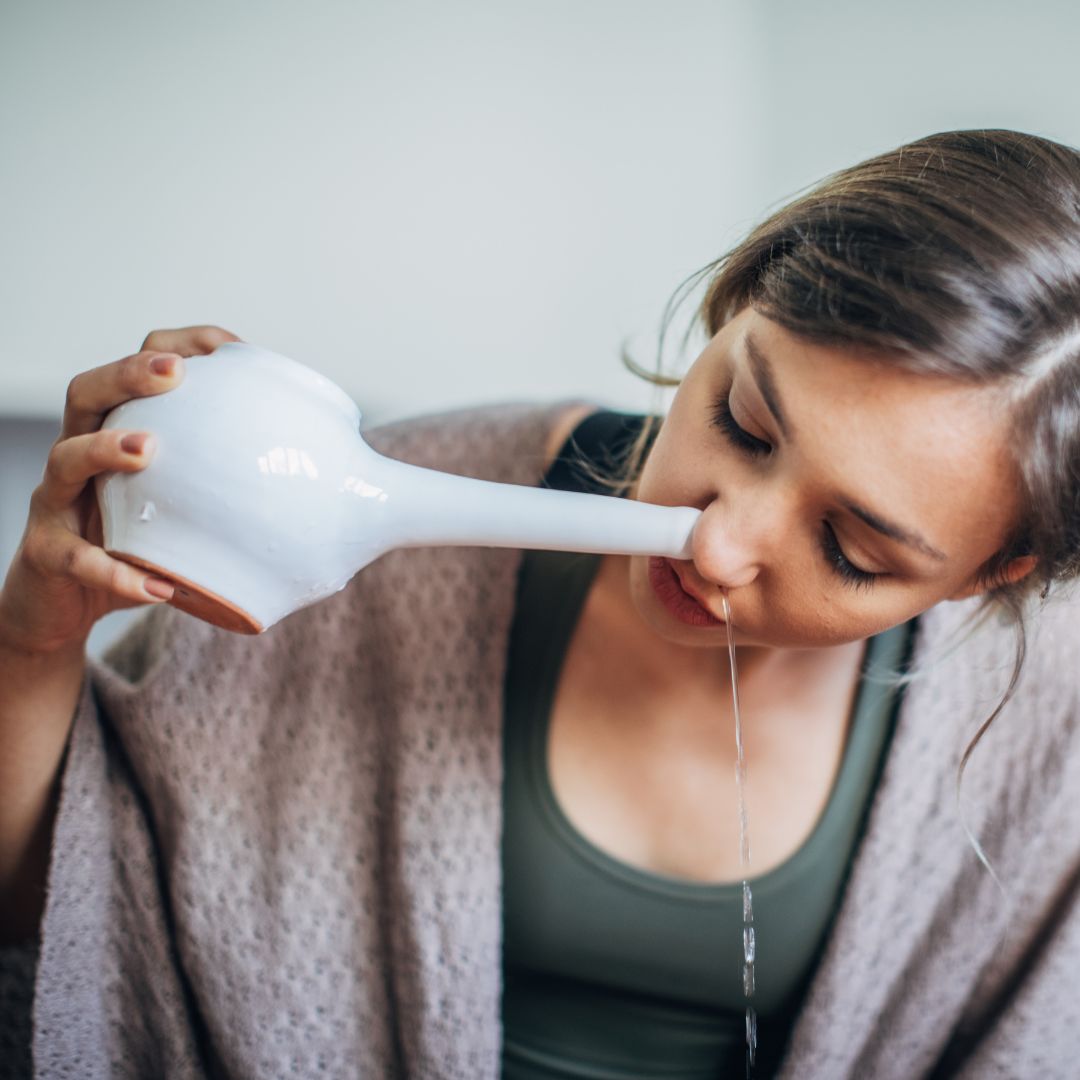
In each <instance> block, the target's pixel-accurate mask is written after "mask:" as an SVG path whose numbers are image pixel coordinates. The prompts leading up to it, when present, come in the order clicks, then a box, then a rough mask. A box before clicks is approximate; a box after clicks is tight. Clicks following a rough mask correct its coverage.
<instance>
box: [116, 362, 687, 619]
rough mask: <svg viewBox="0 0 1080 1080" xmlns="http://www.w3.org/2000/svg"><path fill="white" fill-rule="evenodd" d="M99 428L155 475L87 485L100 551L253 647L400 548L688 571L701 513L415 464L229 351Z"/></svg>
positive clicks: (280, 369)
mask: <svg viewBox="0 0 1080 1080" xmlns="http://www.w3.org/2000/svg"><path fill="white" fill-rule="evenodd" d="M185 365H186V368H185V375H184V378H183V380H182V381H181V382H180V384H179V385H178V386H176V387H175V388H174V389H172V390H170V391H167V392H166V393H163V394H159V395H156V396H154V397H145V398H136V399H134V400H132V401H127V402H124V403H123V404H122V405H119V406H117V407H116V408H115V409H113V410H112V412H110V413H109V414H108V416H106V418H105V421H104V424H103V425H102V426H103V427H104V428H124V429H131V430H139V431H150V432H152V433H153V434H154V436H155V439H156V441H157V446H156V449H155V451H154V453H153V457H152V459H151V461H150V463H149V464H148V465H147V466H146V467H145V468H143V469H141V470H139V471H138V472H134V473H122V472H109V473H103V474H100V475H99V476H97V477H95V488H96V492H97V498H98V505H99V508H100V510H101V521H102V529H103V534H104V548H105V550H106V551H107V552H108V553H109V554H110V555H112V556H114V557H115V558H118V559H122V560H125V561H127V562H129V563H132V564H134V565H136V566H140V567H143V568H144V569H147V570H150V571H152V572H154V573H155V574H157V575H159V576H161V577H163V578H166V579H168V580H170V581H172V582H173V583H174V585H175V587H176V589H175V592H174V595H173V598H172V600H171V601H170V603H171V604H173V606H175V607H177V608H180V609H181V610H183V611H186V612H188V613H189V614H192V615H194V616H196V617H197V618H201V619H204V620H206V621H207V622H210V623H213V624H214V625H216V626H221V627H224V628H225V629H228V630H233V631H236V632H238V633H247V634H258V633H262V632H264V631H265V630H268V629H269V628H270V627H271V626H273V625H274V624H275V623H277V622H278V621H280V620H281V619H283V618H284V617H285V616H287V615H289V614H291V613H292V612H294V611H298V610H300V609H301V608H304V607H307V606H309V605H311V604H314V603H317V602H318V601H319V600H322V599H324V598H326V597H328V596H331V595H333V594H334V593H336V592H339V591H340V590H341V589H343V588H344V587H345V586H346V585H347V584H348V582H349V581H350V580H351V579H352V577H353V576H354V575H355V574H356V573H357V572H359V571H360V570H362V569H363V568H364V567H365V566H368V565H369V564H370V563H372V562H374V560H376V559H377V558H378V557H379V556H380V555H382V554H384V553H385V552H387V551H391V550H393V549H395V548H405V547H427V546H433V545H461V546H482V547H512V548H534V549H542V550H555V551H578V552H595V553H612V554H625V555H666V556H669V557H671V558H676V559H685V558H689V557H690V538H691V534H692V532H693V529H694V526H695V525H696V523H697V520H698V518H699V517H700V516H701V512H700V511H699V510H697V509H695V508H694V507H689V506H658V505H655V504H652V503H643V502H638V501H635V500H631V499H620V498H613V497H611V496H606V495H593V494H588V493H584V492H570V491H555V490H551V489H548V488H540V487H526V486H524V485H519V484H501V483H494V482H491V481H487V480H477V479H472V478H470V477H463V476H457V475H454V474H450V473H443V472H439V471H437V470H435V469H427V468H422V467H420V466H416V465H410V464H408V463H407V462H402V461H397V460H395V459H393V458H388V457H386V456H384V455H382V454H379V453H377V452H376V451H374V450H373V449H372V448H371V447H370V446H368V444H367V443H366V442H365V441H364V439H363V438H362V436H361V434H360V431H359V426H360V416H361V413H360V409H359V408H358V407H357V405H356V403H355V402H354V401H353V400H352V399H351V398H350V397H349V395H348V394H347V393H345V391H344V390H342V389H341V388H340V387H339V386H337V385H336V384H334V383H333V382H331V381H330V380H328V379H326V378H325V377H324V376H322V375H320V374H319V373H318V372H317V371H315V370H313V369H312V368H309V367H307V366H305V365H304V364H300V363H297V362H296V361H294V360H290V359H288V358H286V357H284V356H280V355H278V354H277V353H274V352H271V351H269V350H267V349H264V348H261V347H260V346H257V345H253V344H249V343H246V342H227V343H225V344H223V345H219V346H218V348H217V349H215V350H214V352H212V353H210V354H208V355H205V356H191V357H188V358H187V359H186V360H185Z"/></svg>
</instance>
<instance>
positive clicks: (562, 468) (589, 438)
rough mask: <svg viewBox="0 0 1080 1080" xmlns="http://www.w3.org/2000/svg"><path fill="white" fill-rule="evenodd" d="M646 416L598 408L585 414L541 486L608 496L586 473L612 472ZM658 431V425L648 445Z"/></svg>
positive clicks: (647, 415)
mask: <svg viewBox="0 0 1080 1080" xmlns="http://www.w3.org/2000/svg"><path fill="white" fill-rule="evenodd" d="M648 419H649V414H647V413H627V412H619V411H618V410H615V409H600V410H599V411H598V412H594V413H591V414H590V415H589V416H586V417H585V419H584V420H582V421H581V422H580V423H579V424H578V425H577V427H575V428H574V430H573V431H572V432H571V433H570V435H569V437H568V438H567V440H566V442H565V443H563V445H562V449H561V450H560V451H559V453H558V455H557V456H556V458H555V460H554V461H553V462H552V464H551V467H550V468H549V469H548V471H547V473H546V474H545V476H544V478H543V480H542V481H541V482H540V486H541V487H547V488H555V489H557V490H560V491H584V492H588V493H589V494H593V495H610V494H611V491H610V490H609V489H608V488H606V487H604V486H603V485H602V484H599V483H597V481H596V480H595V479H594V478H593V477H592V476H590V475H589V469H590V468H591V469H592V470H595V471H597V472H600V473H601V474H603V475H604V476H612V475H614V473H615V471H616V470H617V469H618V467H619V466H620V465H621V464H622V462H623V460H624V459H625V457H626V455H627V454H628V453H629V452H630V448H631V446H633V444H634V440H635V439H636V438H637V437H638V435H639V434H640V432H641V429H642V427H643V426H644V424H645V422H646V421H647V420H648ZM657 419H660V418H659V417H658V418H657ZM658 431H659V424H657V425H656V429H655V430H654V431H653V433H652V438H651V439H650V445H651V442H652V439H655V438H656V433H657V432H658Z"/></svg>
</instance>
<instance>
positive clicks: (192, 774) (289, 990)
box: [0, 400, 1080, 1080]
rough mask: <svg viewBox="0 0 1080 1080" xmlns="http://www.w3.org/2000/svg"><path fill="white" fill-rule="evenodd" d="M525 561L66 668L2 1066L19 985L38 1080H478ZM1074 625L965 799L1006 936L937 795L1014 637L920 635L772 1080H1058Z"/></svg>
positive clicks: (1076, 950) (516, 554) (150, 631)
mask: <svg viewBox="0 0 1080 1080" xmlns="http://www.w3.org/2000/svg"><path fill="white" fill-rule="evenodd" d="M572 403H573V402H571V401H568V400H562V401H558V402H554V403H549V402H545V403H539V404H537V403H509V404H498V405H488V406H480V407H477V408H472V409H461V410H455V411H452V412H446V413H439V414H435V415H430V416H425V417H419V418H413V419H410V420H406V421H401V422H398V423H395V424H391V425H387V426H385V427H382V428H378V429H374V430H372V431H370V432H365V433H364V434H365V438H366V439H367V440H368V441H369V443H370V444H371V445H372V446H373V447H374V448H375V449H376V450H378V451H379V452H380V453H384V454H386V455H387V456H390V457H394V458H398V459H400V460H403V461H408V462H411V463H413V464H417V465H423V466H426V467H430V468H437V469H439V470H441V471H445V472H453V473H458V474H460V475H468V476H474V477H478V478H481V479H486V480H495V481H499V482H503V483H514V484H527V485H536V484H538V483H539V481H540V479H541V477H542V475H543V470H544V453H543V448H544V444H545V441H546V439H547V436H548V433H549V431H550V430H551V427H552V425H553V423H554V421H555V418H556V416H557V415H558V414H560V413H561V412H562V411H563V410H564V409H565V408H567V407H568V406H569V405H570V404H572ZM520 559H521V552H520V550H514V549H502V548H482V547H445V548H412V549H402V550H398V551H393V552H390V553H388V554H386V555H384V556H382V557H381V558H380V559H378V560H377V561H376V562H375V563H373V564H372V565H370V566H369V567H367V568H365V569H364V570H362V571H361V572H360V573H359V574H358V575H357V576H356V577H354V578H353V580H352V581H351V582H350V583H349V585H348V586H347V587H346V588H345V589H344V590H342V591H341V592H339V593H337V594H335V595H334V596H332V597H330V598H328V599H325V600H323V601H321V602H320V603H318V604H316V605H314V606H312V607H310V608H306V609H303V610H302V611H299V612H296V613H294V614H293V615H291V616H289V617H288V618H286V619H284V620H283V621H282V622H280V623H278V624H277V625H275V626H274V627H272V628H271V629H270V630H269V631H267V632H266V633H265V634H262V635H258V636H254V637H252V636H246V635H238V634H233V633H230V632H228V631H225V630H222V629H219V628H217V627H213V626H210V625H209V624H207V623H204V622H201V621H200V620H197V619H194V618H192V617H190V616H187V615H185V614H183V613H181V612H179V611H177V610H176V609H174V608H171V607H169V606H165V605H162V606H159V607H154V608H151V609H149V610H148V611H147V612H146V614H145V616H144V617H142V618H141V619H139V620H138V621H137V623H136V624H135V625H134V626H133V627H132V628H131V629H130V630H129V631H128V632H127V634H126V635H125V636H124V637H123V638H122V639H121V641H119V642H118V643H117V644H116V645H115V646H113V647H112V648H111V649H110V650H109V651H108V653H107V654H106V656H105V657H103V658H102V660H101V661H100V662H97V661H91V662H90V665H89V668H88V673H87V678H86V680H85V682H84V686H83V692H82V697H81V701H80V703H79V707H78V712H77V715H76V717H75V721H74V725H73V729H72V733H71V736H70V740H69V744H68V748H67V752H66V756H65V760H64V763H63V777H62V790H61V802H60V808H59V814H58V818H57V822H56V827H55V833H54V839H53V849H52V855H51V863H50V870H49V879H48V898H47V904H46V910H45V916H44V921H43V926H42V935H41V944H40V950H39V951H38V950H36V949H35V947H34V946H33V945H28V946H27V947H26V948H25V949H8V950H4V951H3V955H2V956H0V970H2V975H0V1006H2V1007H3V1017H2V1019H0V1049H4V1050H5V1051H6V1049H7V1048H10V1047H18V1046H19V1045H25V1037H26V1034H27V1032H28V1030H29V1025H28V1019H27V1017H26V1015H25V1010H20V1008H19V1002H20V1001H22V1002H26V1001H28V1000H29V998H30V992H29V988H28V986H27V979H28V977H29V975H30V973H32V972H34V971H35V969H36V984H35V986H34V990H33V1006H34V1009H33V1075H34V1076H35V1077H40V1078H49V1080H54V1078H61V1077H63V1078H71V1080H74V1078H76V1077H77V1078H79V1080H83V1078H98V1077H100V1078H105V1077H112V1078H116V1077H121V1078H129V1077H130V1078H135V1077H140V1078H142V1077H166V1078H177V1080H181V1078H189V1077H190V1078H196V1077H199V1078H201V1077H227V1078H242V1077H260V1078H261V1077H266V1078H269V1077H275V1078H276V1077H283V1076H297V1077H357V1076H360V1077H371V1078H384V1077H410V1078H412V1077H417V1078H429V1077H430V1078H438V1080H444V1078H445V1080H451V1078H455V1080H494V1078H495V1077H496V1076H497V1075H498V1069H499V1050H500V1039H501V1032H500V1027H499V1015H500V1007H499V1006H500V1001H499V998H500V992H501V940H500V934H501V906H500V899H501V876H500V875H501V868H500V859H499V845H500V838H501V783H502V775H501V768H502V765H501V760H502V759H501V725H502V706H503V702H502V688H503V682H504V675H505V663H506V651H507V644H508V640H509V630H510V625H511V620H512V617H513V602H514V592H515V583H516V574H517V570H518V566H519V564H520ZM1078 607H1080V605H1077V604H1076V603H1075V602H1072V601H1067V600H1063V601H1059V602H1058V603H1057V604H1056V605H1052V606H1051V607H1049V608H1048V609H1047V610H1046V611H1045V612H1044V613H1043V614H1042V616H1041V618H1040V619H1039V620H1038V622H1037V630H1035V631H1034V632H1033V634H1032V641H1031V646H1030V650H1029V658H1028V663H1027V666H1026V669H1025V673H1024V676H1023V679H1022V682H1021V685H1020V688H1019V691H1018V693H1017V695H1016V697H1015V698H1014V701H1013V703H1012V704H1011V705H1010V706H1009V707H1008V708H1007V709H1006V710H1005V712H1003V714H1002V715H1001V716H1000V717H999V718H998V720H997V721H996V723H995V724H994V726H993V727H992V728H991V729H990V731H989V733H988V734H987V736H986V737H985V739H984V740H983V742H982V744H981V745H980V747H979V749H978V751H977V752H976V754H975V755H974V757H973V759H972V761H971V764H970V767H969V769H968V772H967V775H966V777H965V783H964V808H965V815H966V819H967V821H968V822H969V824H970V826H971V828H972V829H973V831H974V832H975V834H976V835H977V836H978V837H979V838H980V840H981V842H982V844H983V847H984V849H985V851H986V854H987V857H988V858H989V860H990V862H991V864H992V865H993V866H994V868H995V870H996V872H997V873H998V875H999V876H1000V878H1001V879H1002V881H1003V882H1004V884H1005V887H1006V891H1007V893H1008V896H1009V898H1010V899H1009V902H1006V901H1005V900H1003V898H1002V896H1001V894H1000V893H999V891H998V889H997V886H996V885H995V883H994V881H993V879H992V878H991V876H990V875H989V874H988V873H987V871H986V870H985V869H984V868H983V867H982V866H981V864H980V863H979V861H978V859H977V858H976V855H975V853H974V851H973V849H972V847H971V846H970V844H969V843H968V841H967V838H966V836H965V834H964V833H963V831H962V830H961V827H960V819H959V817H958V813H957V807H956V799H955V773H956V765H957V762H958V760H959V757H960V754H961V752H962V750H963V747H964V746H965V745H966V743H967V741H968V739H969V738H970V737H971V735H972V734H973V733H974V731H975V730H976V728H977V727H978V725H979V724H980V723H981V721H982V720H983V719H984V718H985V716H986V715H987V714H988V713H989V711H990V710H991V709H992V708H993V706H994V704H995V702H996V700H997V699H998V697H999V696H1000V693H1001V691H1002V690H1003V688H1004V685H1005V683H1006V682H1007V679H1008V674H1009V670H1010V666H1011V661H1012V634H1011V631H1010V630H1008V629H1007V628H1006V627H1004V626H1001V625H998V624H996V623H993V622H991V623H988V624H987V625H985V626H983V627H982V628H980V629H979V630H977V631H976V632H974V633H972V634H971V635H969V636H968V637H966V638H964V639H963V640H962V642H961V643H960V644H959V645H957V644H956V640H957V631H958V630H959V629H960V628H961V623H962V621H963V619H964V618H965V617H966V616H968V615H969V614H970V613H971V610H972V608H971V604H969V603H964V604H943V605H940V606H939V607H938V608H936V609H934V610H933V611H931V612H929V613H928V614H927V615H926V616H925V617H924V619H923V620H922V623H921V631H920V636H919V640H918V642H917V645H916V663H917V664H919V665H921V666H924V667H925V671H924V672H923V673H922V674H921V675H919V676H918V677H917V678H916V679H915V681H914V682H913V684H912V685H911V686H910V687H909V689H908V691H907V693H906V696H905V700H904V704H903V707H902V710H901V713H900V716H899V719H898V722H897V731H896V735H895V737H894V739H893V743H892V746H891V749H890V752H889V756H888V760H887V762H886V765H885V769H884V772H883V775H882V778H881V782H880V784H879V787H878V790H877V792H876V795H875V798H874V800H873V803H872V806H871V809H870V813H869V818H868V821H867V827H866V833H865V836H864V838H863V840H862V842H861V844H860V846H859V848H858V850H857V853H856V857H855V860H854V863H853V868H852V871H851V876H850V879H849V881H848V883H847V886H846V889H845V892H844V896H843V901H842V905H841V908H840V910H839V913H838V916H837V918H836V920H835V922H834V925H833V927H832V928H831V932H830V934H829V937H828V942H827V946H826V948H825V951H824V953H823V955H822V957H821V960H820V963H819V966H818V968H817V970H816V973H815V976H814V979H813V982H812V984H811V987H810V991H809V995H808V998H807V1000H806V1004H805V1006H804V1008H803V1010H802V1013H801V1014H800V1017H799V1019H798V1021H797V1023H796V1026H795V1028H794V1031H793V1034H792V1037H791V1041H790V1045H789V1047H788V1050H787V1054H786V1057H785V1061H784V1065H783V1068H782V1072H781V1075H782V1076H783V1077H785V1078H791V1080H794V1078H800V1080H805V1078H807V1077H810V1078H818V1077H820V1078H822V1080H842V1078H852V1080H854V1078H859V1080H862V1078H865V1077H871V1076H872V1077H875V1078H881V1080H889V1078H897V1080H899V1078H905V1080H909V1078H911V1077H919V1076H962V1077H967V1078H971V1080H974V1078H979V1080H985V1078H987V1077H1016V1076H1035V1075H1037V1076H1040V1077H1044V1078H1045V1077H1067V1076H1073V1075H1075V1070H1076V1063H1077V1061H1078V1060H1080V985H1078V981H1080V975H1078V973H1080V904H1078V903H1077V898H1076V893H1077V884H1078V881H1080V799H1078V798H1077V796H1076V792H1077V791H1078V790H1080V745H1078V741H1080V733H1078V726H1080V725H1078V719H1077V715H1078V705H1080V701H1078V698H1080V694H1078V686H1080V676H1078V673H1077V666H1076V660H1075V658H1076V655H1077V648H1078V645H1080V619H1078V618H1077V614H1078ZM748 722H752V719H751V718H748ZM748 766H749V767H750V768H752V767H753V763H752V762H750V763H748ZM703 947H704V943H703ZM759 948H760V949H761V950H765V949H767V948H768V943H767V942H765V941H762V942H759ZM35 953H36V956H35ZM20 1039H22V1040H24V1041H23V1042H22V1043H20ZM16 1057H17V1055H15V1057H12V1058H11V1059H9V1060H12V1061H14V1060H15V1059H16ZM12 1075H17V1074H16V1073H12Z"/></svg>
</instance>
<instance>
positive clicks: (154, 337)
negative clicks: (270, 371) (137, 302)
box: [142, 326, 240, 356]
mask: <svg viewBox="0 0 1080 1080" xmlns="http://www.w3.org/2000/svg"><path fill="white" fill-rule="evenodd" d="M226 341H240V338H238V337H237V336H236V335H235V334H233V333H230V332H229V331H228V330H223V329H222V328H221V327H220V326H182V327H180V328H179V329H178V330H151V331H150V333H149V334H147V335H146V340H145V341H144V342H143V343H142V347H143V350H144V351H146V350H147V349H150V350H155V351H157V352H172V353H177V354H178V355H180V356H199V355H203V356H205V355H206V353H212V352H213V351H214V350H215V349H216V348H217V347H218V346H219V345H223V344H224V343H225V342H226Z"/></svg>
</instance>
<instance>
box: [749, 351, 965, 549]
mask: <svg viewBox="0 0 1080 1080" xmlns="http://www.w3.org/2000/svg"><path fill="white" fill-rule="evenodd" d="M743 340H744V342H745V344H746V353H747V355H748V356H749V358H750V373H751V375H753V377H754V382H755V383H757V388H758V390H759V391H760V392H761V396H762V398H764V400H765V404H766V406H767V407H768V409H769V412H771V413H772V415H773V419H774V420H775V421H776V423H777V426H778V427H779V428H780V431H781V433H782V434H783V435H784V437H785V438H791V427H790V425H789V424H788V422H787V419H786V418H785V416H784V409H783V406H782V405H781V404H780V395H779V394H778V393H777V390H776V382H775V381H774V380H773V375H772V368H771V367H770V366H769V361H768V360H767V359H766V358H765V354H764V353H763V352H762V351H761V348H760V347H759V346H758V343H757V342H756V341H755V340H754V338H753V336H752V335H751V334H749V333H747V335H746V337H745V338H744V339H743ZM840 505H841V506H843V507H844V509H845V510H847V511H848V513H850V514H854V515H855V517H857V518H858V519H859V520H860V521H864V522H865V523H866V524H867V525H869V526H870V528H871V529H874V530H875V531H876V532H879V533H881V534H882V536H887V537H888V538H889V539H890V540H899V541H900V543H901V544H906V545H907V546H908V547H910V548H914V549H915V550H916V551H920V552H922V554H923V555H929V556H930V557H931V558H932V559H937V560H938V561H939V562H944V561H945V560H946V559H947V556H946V555H945V553H944V552H941V551H938V549H937V548H936V547H934V546H933V544H931V543H929V542H928V541H927V540H925V539H924V538H923V537H921V536H920V535H919V534H918V533H917V532H913V531H912V530H911V529H905V528H904V527H903V526H902V525H897V524H896V522H894V521H889V520H888V518H884V517H882V516H881V515H880V514H875V513H874V512H873V511H872V510H867V509H866V507H865V506H860V505H859V503H857V502H853V501H851V500H850V499H842V500H841V501H840Z"/></svg>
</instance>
